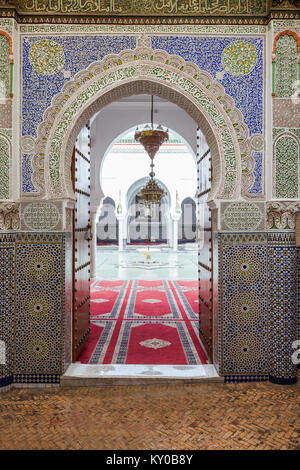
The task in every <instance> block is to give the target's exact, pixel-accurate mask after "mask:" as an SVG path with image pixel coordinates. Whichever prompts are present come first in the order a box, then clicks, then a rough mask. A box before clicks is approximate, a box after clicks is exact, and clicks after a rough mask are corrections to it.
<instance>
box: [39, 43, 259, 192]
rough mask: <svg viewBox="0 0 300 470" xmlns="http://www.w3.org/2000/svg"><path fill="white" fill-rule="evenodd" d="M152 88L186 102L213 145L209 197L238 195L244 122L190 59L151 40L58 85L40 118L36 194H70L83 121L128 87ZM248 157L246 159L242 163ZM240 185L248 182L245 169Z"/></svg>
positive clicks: (245, 151)
mask: <svg viewBox="0 0 300 470" xmlns="http://www.w3.org/2000/svg"><path fill="white" fill-rule="evenodd" d="M145 93H148V94H154V95H156V96H159V97H162V98H164V99H167V100H169V101H171V102H173V103H175V104H177V105H178V106H179V107H181V108H182V109H184V110H185V111H186V112H187V113H188V114H189V115H190V116H191V117H192V118H193V119H194V121H195V122H196V123H197V124H198V126H199V127H200V129H201V130H202V132H203V134H204V135H205V138H206V140H207V143H208V145H209V147H210V150H211V157H212V165H213V172H214V173H213V176H214V178H213V187H212V191H211V194H210V199H212V198H222V199H237V198H239V195H240V190H241V156H242V157H244V158H243V168H245V167H247V161H248V162H249V164H248V167H249V168H250V169H251V167H252V166H253V165H252V157H251V145H250V144H249V130H248V128H247V126H246V125H245V123H244V122H243V116H242V113H241V112H240V111H239V110H238V109H237V108H236V107H235V105H234V100H233V99H232V98H231V97H230V96H229V95H227V94H226V93H225V90H224V88H223V86H222V85H220V84H219V83H217V82H215V81H214V80H213V79H212V77H211V76H210V75H209V74H208V73H207V72H204V71H201V70H200V69H199V68H198V67H197V66H196V65H195V64H193V63H191V62H185V61H184V59H182V58H181V57H178V56H174V55H169V54H168V53H167V52H165V51H162V50H153V49H151V48H150V47H143V48H137V49H135V50H126V51H123V52H121V53H120V54H119V55H108V56H106V57H105V58H104V59H103V60H102V61H101V62H97V63H93V64H91V65H90V66H89V67H88V69H86V70H84V71H81V72H79V73H78V74H76V75H75V76H74V78H73V80H71V81H69V82H68V83H67V84H65V85H64V87H63V89H62V91H61V92H60V93H59V94H58V95H56V96H55V97H54V99H53V101H52V106H51V107H50V108H48V110H47V111H46V112H45V115H44V121H43V123H42V124H41V125H40V126H39V129H38V138H37V142H36V155H35V157H34V161H33V170H34V173H33V180H34V183H35V185H36V186H37V187H38V188H39V191H40V192H39V196H40V197H43V198H46V199H53V198H71V199H72V198H74V194H73V189H72V184H71V172H70V168H71V160H72V151H73V146H74V143H75V140H76V137H77V135H78V133H79V131H80V129H81V128H82V127H83V125H84V124H85V123H86V122H87V121H88V120H89V119H90V118H91V117H92V116H93V115H94V114H95V113H97V112H99V111H100V110H101V109H102V108H104V107H105V106H106V105H108V104H110V103H111V102H113V101H116V100H119V99H121V98H123V97H126V96H130V95H133V94H145ZM245 162H246V163H245ZM243 173H244V174H243V175H242V178H243V181H242V186H243V191H242V194H243V195H244V194H245V188H249V187H250V185H251V184H252V182H253V175H252V173H251V171H243Z"/></svg>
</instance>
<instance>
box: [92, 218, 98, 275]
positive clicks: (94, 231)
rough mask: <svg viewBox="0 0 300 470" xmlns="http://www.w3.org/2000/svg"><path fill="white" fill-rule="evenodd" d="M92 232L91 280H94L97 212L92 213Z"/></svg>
mask: <svg viewBox="0 0 300 470" xmlns="http://www.w3.org/2000/svg"><path fill="white" fill-rule="evenodd" d="M91 232H92V233H91V235H92V240H91V278H94V277H96V267H97V212H91Z"/></svg>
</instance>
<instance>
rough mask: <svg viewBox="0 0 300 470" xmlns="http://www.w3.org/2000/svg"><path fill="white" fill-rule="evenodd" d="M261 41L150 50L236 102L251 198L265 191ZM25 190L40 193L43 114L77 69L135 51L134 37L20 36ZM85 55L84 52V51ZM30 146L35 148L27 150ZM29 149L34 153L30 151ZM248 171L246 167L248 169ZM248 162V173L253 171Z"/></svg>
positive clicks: (179, 40)
mask: <svg viewBox="0 0 300 470" xmlns="http://www.w3.org/2000/svg"><path fill="white" fill-rule="evenodd" d="M263 45H264V39H263V37H251V36H245V37H243V36H241V37H225V38H224V37H188V36H180V37H178V36H175V35H174V36H166V37H165V36H153V37H152V47H153V48H154V49H164V50H165V51H167V52H168V53H170V54H178V56H180V57H182V58H184V59H185V60H187V61H192V62H194V63H195V64H196V65H198V66H199V68H200V69H201V70H204V71H207V72H209V73H210V75H211V76H212V77H213V79H215V80H216V81H217V82H219V83H221V84H222V85H223V86H224V88H225V91H226V92H227V93H228V95H230V96H231V97H232V98H233V99H234V103H235V106H236V107H237V109H239V110H240V111H241V112H242V113H243V117H244V122H245V124H246V125H247V126H248V128H249V134H250V137H251V139H250V143H251V149H252V150H251V149H250V151H249V149H248V150H247V154H248V153H250V156H251V155H252V157H251V158H252V159H251V165H250V166H251V172H253V175H254V180H253V184H252V185H250V186H251V187H249V188H248V190H249V195H252V196H261V195H262V194H263V192H264V188H263V180H264V178H263V133H264V129H263V96H264V90H263ZM21 46H22V68H23V89H22V136H23V137H22V147H23V157H22V191H23V193H24V194H28V193H32V192H35V191H36V188H35V186H34V181H33V180H32V173H33V172H32V164H31V160H32V156H33V154H34V151H35V147H34V140H33V139H34V138H36V136H37V128H38V126H39V124H41V122H42V119H43V113H44V112H45V110H46V109H47V108H48V107H49V106H50V104H51V100H52V98H53V96H55V95H56V94H57V93H58V92H59V91H60V90H61V89H62V87H63V85H64V84H65V83H66V82H68V81H69V80H70V78H72V77H73V76H74V74H76V73H77V72H78V71H79V70H84V69H86V68H87V67H88V66H89V64H91V63H92V62H95V61H100V60H101V59H102V58H103V57H104V56H105V55H107V54H111V53H112V52H113V53H118V52H119V51H121V50H122V49H128V48H129V49H133V48H134V47H135V46H136V37H134V36H112V35H111V36H101V35H98V36H59V35H56V36H49V35H48V36H28V35H25V36H23V37H22V41H21ZM83 51H84V52H83ZM30 143H31V145H29V144H30ZM29 147H31V148H29ZM246 167H247V168H246ZM248 167H249V162H248V163H245V168H244V173H247V172H248V171H249V168H248Z"/></svg>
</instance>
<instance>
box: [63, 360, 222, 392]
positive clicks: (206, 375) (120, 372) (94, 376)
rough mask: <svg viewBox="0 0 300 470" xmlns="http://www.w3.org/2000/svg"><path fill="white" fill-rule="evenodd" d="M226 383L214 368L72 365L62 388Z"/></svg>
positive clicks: (204, 366) (206, 366) (205, 366)
mask: <svg viewBox="0 0 300 470" xmlns="http://www.w3.org/2000/svg"><path fill="white" fill-rule="evenodd" d="M199 381H200V382H224V379H223V378H222V377H219V376H218V374H217V371H216V369H215V367H214V366H213V364H203V365H195V366H185V365H143V364H97V365H91V364H80V363H79V362H76V363H74V364H71V365H70V366H69V367H68V369H67V370H66V372H65V373H64V375H63V376H62V378H61V385H62V386H63V387H69V386H76V387H88V386H90V385H93V386H97V387H106V386H121V385H125V386H127V385H144V384H147V383H148V384H149V385H151V384H153V383H155V384H170V383H173V384H178V383H184V384H187V383H191V384H192V383H194V384H196V383H197V382H199Z"/></svg>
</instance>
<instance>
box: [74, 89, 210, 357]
mask: <svg viewBox="0 0 300 470" xmlns="http://www.w3.org/2000/svg"><path fill="white" fill-rule="evenodd" d="M136 98H137V97H136V96H134V97H133V99H134V100H136ZM147 99H148V101H149V96H147V95H146V96H145V95H142V96H139V101H138V102H139V103H143V100H144V103H145V101H146V100H147ZM121 101H122V100H121ZM160 101H161V102H162V103H164V102H165V100H160ZM114 105H115V103H114ZM127 105H128V110H130V99H127ZM169 105H171V106H172V108H173V109H172V112H176V110H177V109H179V108H177V106H176V105H174V104H172V103H169ZM158 108H159V106H158ZM176 108H177V109H176ZM180 111H181V113H182V110H180ZM105 112H106V108H104V109H103V110H102V111H101V112H100V113H99V115H101V118H103V116H105ZM128 112H129V111H128ZM169 112H170V111H169ZM97 117H98V116H97V115H96V116H95V117H94V118H93V120H92V124H91V125H90V124H89V125H87V126H85V127H84V128H83V129H82V130H81V132H80V134H79V136H78V138H77V140H76V145H75V150H74V164H73V174H74V178H73V181H74V191H75V195H76V199H77V203H76V210H75V215H74V329H73V331H74V336H73V346H74V349H73V351H74V353H73V358H74V360H75V361H77V362H80V363H81V364H89V365H99V364H127V365H138V364H141V365H146V364H147V365H151V366H153V365H178V366H190V365H200V364H207V363H211V359H212V357H211V351H210V350H208V349H207V345H208V343H207V342H205V341H203V339H205V338H203V328H202V331H201V318H200V317H201V310H200V312H199V272H200V269H199V261H198V257H199V253H200V251H201V250H209V248H208V245H207V244H206V245H205V240H206V237H205V234H203V233H202V232H203V230H204V231H205V230H206V231H208V230H207V227H204V224H205V210H206V209H204V206H207V204H206V199H207V195H208V193H209V189H210V186H209V185H208V182H210V181H211V164H210V163H211V162H210V159H209V158H207V159H206V158H205V157H206V156H208V157H209V149H208V146H207V144H206V141H205V138H204V136H203V134H201V132H200V130H199V129H198V128H197V125H196V124H195V123H194V122H193V127H194V142H191V143H189V142H187V141H186V140H185V139H184V138H183V137H182V136H181V135H180V134H178V133H177V132H176V131H175V130H172V129H170V139H169V142H168V143H167V144H164V145H163V146H162V147H161V149H160V151H159V152H158V154H157V156H156V158H155V163H156V167H155V168H156V179H157V181H158V182H159V184H160V186H161V187H162V188H163V189H164V191H165V196H164V197H163V199H162V200H161V203H160V204H159V205H156V206H155V207H151V211H150V213H149V210H148V211H147V208H146V207H145V205H144V203H143V200H142V198H141V196H140V190H141V188H142V187H143V185H144V184H145V181H146V180H147V173H148V168H149V157H148V156H147V154H146V152H145V150H144V149H143V147H142V146H141V145H140V144H137V143H136V142H135V141H134V129H135V127H134V128H130V129H128V130H126V132H123V133H122V134H121V135H120V136H118V137H117V138H116V139H114V140H113V142H111V145H110V146H109V148H108V149H107V151H106V152H105V153H104V154H102V153H101V151H100V150H99V149H97V145H96V142H95V141H94V140H93V128H94V133H97V126H98V123H97ZM158 119H159V120H160V118H159V116H158ZM189 119H190V118H189ZM190 120H191V119H190ZM191 121H192V120H191ZM144 122H145V121H136V124H137V125H140V126H141V124H142V125H143V124H144ZM157 122H158V120H157ZM158 123H159V124H163V125H165V122H158ZM91 128H92V136H91ZM102 132H105V129H103V128H102ZM204 154H205V157H203V155H204ZM199 157H200V158H199ZM93 158H94V159H98V164H97V165H94V167H96V168H97V167H98V168H99V170H100V171H99V173H98V175H97V176H98V181H97V176H95V175H93V174H91V175H92V176H91V177H90V176H87V175H89V171H90V170H89V168H88V167H89V163H90V164H91V163H92V168H93V162H92V160H93ZM99 160H101V162H100V165H99ZM82 161H83V163H82ZM204 162H205V165H203V163H204ZM201 163H202V165H201ZM89 178H91V180H90V179H89ZM83 180H85V183H84V182H83ZM86 183H88V184H86ZM97 185H98V187H97ZM205 185H206V189H203V188H204V186H205ZM93 192H94V193H95V194H93ZM96 193H97V194H98V196H97V194H96ZM99 194H100V195H101V197H100V203H99V205H98V208H97V210H96V211H95V202H94V201H95V200H97V197H99ZM89 197H90V200H88V198H89ZM91 201H92V207H93V208H94V212H95V217H94V220H95V223H92V220H91V218H90V214H91V211H90V206H91ZM86 204H87V206H86ZM87 207H88V210H86V209H87ZM84 229H86V230H84ZM209 240H210V241H211V238H210V239H209ZM84 246H85V248H84ZM84 252H85V253H86V256H87V258H88V257H89V256H90V254H91V253H92V257H93V256H94V260H93V265H94V272H93V273H92V274H93V276H92V279H90V282H89V289H90V292H87V290H86V286H87V284H86V279H83V278H84V277H86V278H87V279H89V277H87V273H88V272H89V271H90V268H89V264H88V262H84V260H85V259H86V258H85V257H84V255H83V253H84ZM207 259H209V258H208V257H207ZM76 263H77V264H78V263H79V265H76ZM80 263H81V264H80ZM209 263H210V261H208V265H209ZM85 268H88V269H87V270H85ZM200 268H201V262H200ZM208 268H209V269H210V266H208ZM210 273H211V271H210ZM78 292H80V295H78ZM85 294H87V295H85ZM201 302H202V303H203V302H204V305H205V299H203V298H201V297H200V304H201ZM89 309H90V311H89ZM211 313H212V312H211ZM87 319H88V321H87ZM209 321H210V325H209V327H210V328H211V322H212V315H210V319H209ZM81 327H82V328H81ZM202 327H203V325H202ZM80 328H81V331H80ZM84 328H85V331H84ZM199 331H200V334H199ZM78 332H79V334H78ZM201 334H202V337H201ZM76 345H77V348H76Z"/></svg>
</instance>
